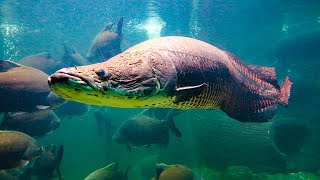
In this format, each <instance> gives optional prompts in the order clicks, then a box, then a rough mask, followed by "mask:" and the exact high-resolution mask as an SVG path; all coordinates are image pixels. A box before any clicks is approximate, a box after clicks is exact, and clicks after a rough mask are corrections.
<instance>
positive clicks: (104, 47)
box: [87, 18, 123, 62]
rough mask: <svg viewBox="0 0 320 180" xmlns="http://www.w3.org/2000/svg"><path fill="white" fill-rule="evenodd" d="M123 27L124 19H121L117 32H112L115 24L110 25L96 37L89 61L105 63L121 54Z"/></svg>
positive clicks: (89, 54)
mask: <svg viewBox="0 0 320 180" xmlns="http://www.w3.org/2000/svg"><path fill="white" fill-rule="evenodd" d="M122 25H123V18H120V19H119V21H118V25H117V31H116V32H111V31H110V30H111V28H112V26H113V24H112V23H108V24H107V25H106V27H105V28H104V29H103V30H102V31H101V32H100V33H98V34H97V35H96V37H95V38H94V40H93V41H92V43H91V45H90V47H89V49H88V53H87V59H88V60H89V61H90V62H103V61H105V60H108V59H109V58H111V57H113V56H115V55H117V54H119V53H121V47H120V45H121V40H122Z"/></svg>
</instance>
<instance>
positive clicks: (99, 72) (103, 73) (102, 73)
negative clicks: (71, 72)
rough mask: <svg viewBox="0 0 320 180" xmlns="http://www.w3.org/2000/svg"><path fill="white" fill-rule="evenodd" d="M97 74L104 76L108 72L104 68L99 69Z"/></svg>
mask: <svg viewBox="0 0 320 180" xmlns="http://www.w3.org/2000/svg"><path fill="white" fill-rule="evenodd" d="M96 74H97V75H98V76H100V77H103V76H104V75H105V74H106V72H105V71H104V70H103V69H99V70H98V71H96Z"/></svg>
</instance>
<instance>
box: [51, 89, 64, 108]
mask: <svg viewBox="0 0 320 180" xmlns="http://www.w3.org/2000/svg"><path fill="white" fill-rule="evenodd" d="M46 101H47V103H48V105H49V106H50V107H59V106H61V105H62V104H64V103H66V102H67V101H66V100H65V99H63V98H61V97H60V96H58V95H57V94H56V93H54V92H50V93H49V95H48V96H47V99H46Z"/></svg>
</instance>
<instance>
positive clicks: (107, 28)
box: [103, 22, 113, 31]
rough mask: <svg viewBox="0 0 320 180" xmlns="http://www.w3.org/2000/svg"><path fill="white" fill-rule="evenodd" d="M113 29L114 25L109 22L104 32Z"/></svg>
mask: <svg viewBox="0 0 320 180" xmlns="http://www.w3.org/2000/svg"><path fill="white" fill-rule="evenodd" d="M112 27H113V23H112V22H109V23H107V24H106V26H105V27H104V29H103V31H109V30H110V29H111V28H112Z"/></svg>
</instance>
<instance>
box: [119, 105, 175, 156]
mask: <svg viewBox="0 0 320 180" xmlns="http://www.w3.org/2000/svg"><path fill="white" fill-rule="evenodd" d="M154 110H156V109H153V110H147V112H143V113H141V114H139V115H137V116H134V117H132V118H130V119H129V120H127V121H125V122H124V123H123V124H122V125H121V126H120V127H119V128H118V130H117V131H116V133H115V134H114V135H113V140H114V141H115V142H117V143H121V144H127V145H128V147H129V150H130V149H131V148H130V145H134V146H149V145H151V144H160V145H167V144H168V143H169V129H170V130H172V132H173V133H174V134H175V135H176V136H177V137H181V133H180V131H179V130H178V129H177V128H176V126H175V124H174V121H173V114H172V113H171V112H168V113H167V114H166V116H165V117H162V118H161V119H155V118H153V117H150V116H147V115H145V114H144V113H146V114H149V113H148V111H154Z"/></svg>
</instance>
